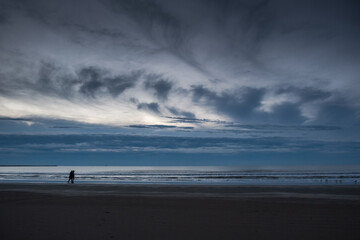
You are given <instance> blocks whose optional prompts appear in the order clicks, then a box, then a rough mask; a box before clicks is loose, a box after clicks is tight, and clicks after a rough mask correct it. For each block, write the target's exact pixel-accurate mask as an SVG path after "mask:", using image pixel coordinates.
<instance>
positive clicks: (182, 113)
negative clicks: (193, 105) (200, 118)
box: [168, 107, 196, 120]
mask: <svg viewBox="0 0 360 240" xmlns="http://www.w3.org/2000/svg"><path fill="white" fill-rule="evenodd" d="M168 109H169V111H170V112H171V113H172V114H174V115H176V116H182V117H184V118H187V119H192V120H194V119H195V118H196V117H195V114H194V113H192V112H188V111H182V110H180V109H177V108H174V107H171V108H168Z"/></svg>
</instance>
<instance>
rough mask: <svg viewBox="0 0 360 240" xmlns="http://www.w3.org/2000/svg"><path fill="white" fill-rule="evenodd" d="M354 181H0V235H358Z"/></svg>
mask: <svg viewBox="0 0 360 240" xmlns="http://www.w3.org/2000/svg"><path fill="white" fill-rule="evenodd" d="M359 196H360V187H358V186H325V187H324V186H235V187H234V186H192V185H191V186H189V185H181V186H178V185H176V186H169V185H109V184H107V185H94V184H93V185H91V184H88V185H78V184H74V185H71V184H69V185H67V184H0V212H1V214H0V226H1V227H0V228H1V231H0V239H71V238H72V239H175V240H176V239H358V238H359V236H360V228H359V225H360V201H359Z"/></svg>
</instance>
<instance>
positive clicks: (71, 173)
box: [68, 170, 75, 183]
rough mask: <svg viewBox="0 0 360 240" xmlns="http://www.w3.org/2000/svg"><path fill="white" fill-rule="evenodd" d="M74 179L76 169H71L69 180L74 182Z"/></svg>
mask: <svg viewBox="0 0 360 240" xmlns="http://www.w3.org/2000/svg"><path fill="white" fill-rule="evenodd" d="M74 179H75V171H74V170H71V172H70V174H69V180H68V183H69V182H70V181H71V183H74Z"/></svg>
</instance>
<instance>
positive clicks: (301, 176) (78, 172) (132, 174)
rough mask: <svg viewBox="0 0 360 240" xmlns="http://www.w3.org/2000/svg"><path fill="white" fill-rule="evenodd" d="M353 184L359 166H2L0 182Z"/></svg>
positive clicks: (359, 173) (359, 172)
mask: <svg viewBox="0 0 360 240" xmlns="http://www.w3.org/2000/svg"><path fill="white" fill-rule="evenodd" d="M71 170H75V184H81V183H86V184H97V183H101V184H199V185H324V184H327V185H333V184H343V185H353V184H358V183H359V184H360V166H300V167H299V166H297V167H289V166H287V167H284V166H280V167H274V166H261V167H259V166H257V167H239V166H235V167H218V166H169V167H166V166H16V167H14V166H1V167H0V182H2V183H16V182H18V183H67V180H68V176H69V172H70V171H71Z"/></svg>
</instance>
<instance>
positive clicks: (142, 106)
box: [137, 102, 160, 114]
mask: <svg viewBox="0 0 360 240" xmlns="http://www.w3.org/2000/svg"><path fill="white" fill-rule="evenodd" d="M137 108H138V109H139V110H147V111H150V112H154V113H157V114H159V113H160V110H159V104H157V103H155V102H152V103H139V104H138V105H137Z"/></svg>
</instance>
